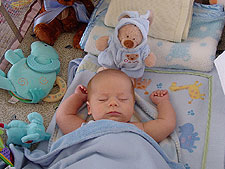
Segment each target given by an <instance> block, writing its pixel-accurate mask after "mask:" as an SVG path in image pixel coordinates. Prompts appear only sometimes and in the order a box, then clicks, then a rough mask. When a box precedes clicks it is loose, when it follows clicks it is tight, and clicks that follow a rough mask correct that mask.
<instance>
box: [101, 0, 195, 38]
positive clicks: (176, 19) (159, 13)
mask: <svg viewBox="0 0 225 169" xmlns="http://www.w3.org/2000/svg"><path fill="white" fill-rule="evenodd" d="M193 1H194V0H111V2H110V4H109V8H108V11H107V13H106V16H105V20H104V23H105V24H106V25H107V26H111V27H115V26H116V25H117V23H118V20H117V19H118V17H119V15H120V14H121V13H122V12H123V11H138V12H139V13H140V14H145V13H146V11H147V10H151V11H152V12H153V15H154V18H153V23H152V25H151V27H150V30H149V34H148V35H150V36H151V37H154V38H159V39H164V40H168V41H174V42H181V41H182V40H185V39H187V36H188V31H189V28H190V24H191V20H192V13H193Z"/></svg>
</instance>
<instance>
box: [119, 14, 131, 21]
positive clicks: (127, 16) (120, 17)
mask: <svg viewBox="0 0 225 169" xmlns="http://www.w3.org/2000/svg"><path fill="white" fill-rule="evenodd" d="M122 18H130V16H129V15H127V14H125V15H120V16H119V19H118V21H120V20H121V19H122Z"/></svg>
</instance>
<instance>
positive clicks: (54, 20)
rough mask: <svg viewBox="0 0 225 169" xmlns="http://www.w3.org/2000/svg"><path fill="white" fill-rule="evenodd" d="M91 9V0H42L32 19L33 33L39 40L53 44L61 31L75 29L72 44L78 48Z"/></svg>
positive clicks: (92, 7) (92, 8)
mask: <svg viewBox="0 0 225 169" xmlns="http://www.w3.org/2000/svg"><path fill="white" fill-rule="evenodd" d="M93 10H94V6H93V4H92V2H91V0H79V1H78V0H44V3H43V5H42V9H41V11H40V14H39V15H38V16H37V17H36V18H35V21H34V33H35V34H36V37H37V38H38V39H39V40H40V41H43V42H45V43H47V44H49V45H54V43H55V41H56V40H57V38H58V37H59V36H60V34H61V33H63V32H72V31H75V30H76V34H75V35H74V37H73V46H74V47H75V48H80V45H79V42H80V39H81V37H82V34H83V32H84V30H85V28H86V26H87V23H88V22H89V18H90V15H91V13H92V11H93Z"/></svg>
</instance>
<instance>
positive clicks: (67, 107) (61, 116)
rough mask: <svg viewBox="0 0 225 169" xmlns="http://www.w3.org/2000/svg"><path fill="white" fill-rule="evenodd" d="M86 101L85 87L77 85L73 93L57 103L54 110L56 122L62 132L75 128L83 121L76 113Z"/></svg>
mask: <svg viewBox="0 0 225 169" xmlns="http://www.w3.org/2000/svg"><path fill="white" fill-rule="evenodd" d="M86 101H87V89H86V88H85V87H84V86H82V85H78V86H77V87H76V89H75V91H74V93H73V94H72V95H71V96H69V97H68V98H67V99H65V100H64V101H63V102H62V103H61V104H60V105H59V107H58V109H57V112H56V123H57V124H58V126H59V128H60V129H61V131H62V132H63V134H67V133H70V132H72V131H73V130H76V129H77V128H79V127H80V126H81V124H82V123H83V122H85V121H84V120H83V119H81V118H80V117H78V116H77V115H76V114H77V112H78V110H79V108H80V107H81V106H82V105H83V103H84V102H86Z"/></svg>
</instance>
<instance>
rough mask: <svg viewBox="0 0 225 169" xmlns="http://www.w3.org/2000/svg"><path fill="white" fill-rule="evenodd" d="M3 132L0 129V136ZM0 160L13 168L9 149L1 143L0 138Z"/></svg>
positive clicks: (0, 139)
mask: <svg viewBox="0 0 225 169" xmlns="http://www.w3.org/2000/svg"><path fill="white" fill-rule="evenodd" d="M3 133H4V132H3V131H2V130H1V129H0V135H2V134H3ZM0 159H1V160H2V161H3V162H4V163H5V164H6V165H7V166H11V167H13V155H12V153H11V152H10V150H9V148H8V147H6V146H5V145H4V143H3V140H2V138H1V137H0Z"/></svg>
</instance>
